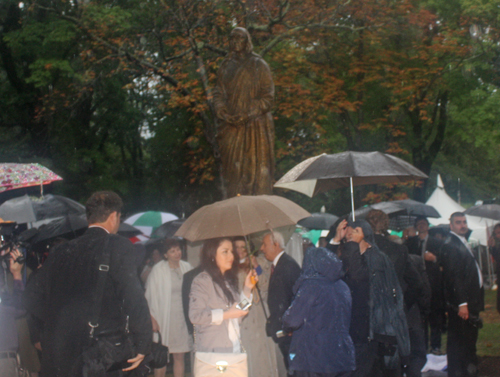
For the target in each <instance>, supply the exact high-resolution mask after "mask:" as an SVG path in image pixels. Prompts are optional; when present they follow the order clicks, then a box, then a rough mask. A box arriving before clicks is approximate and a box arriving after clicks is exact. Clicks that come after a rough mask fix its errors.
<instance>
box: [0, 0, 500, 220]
mask: <svg viewBox="0 0 500 377" xmlns="http://www.w3.org/2000/svg"><path fill="white" fill-rule="evenodd" d="M247 3H250V2H240V1H210V2H200V1H195V0H186V1H176V0H166V1H152V2H144V1H140V0H118V1H116V0H113V1H111V0H109V1H108V0H99V1H94V2H90V3H88V4H86V5H82V4H80V2H79V4H78V6H76V5H75V3H73V2H67V1H60V0H56V1H42V0H39V1H28V2H26V3H25V7H21V8H19V6H18V4H15V2H8V4H10V5H8V6H3V5H2V6H1V7H0V24H1V25H0V26H2V31H1V32H0V38H1V39H0V98H1V99H2V100H1V101H0V129H1V130H2V132H3V135H5V136H4V138H3V141H1V142H0V156H1V157H2V158H3V159H16V158H17V159H25V158H35V159H37V158H46V159H48V160H49V161H52V163H53V165H54V168H55V169H56V171H57V172H59V173H60V174H61V175H62V176H63V177H64V178H65V181H64V185H61V186H59V187H61V188H60V190H63V191H64V193H65V194H67V195H69V196H72V197H75V198H76V199H80V200H84V199H85V198H86V197H87V196H88V195H89V193H90V192H92V191H94V190H96V189H102V188H107V189H114V190H116V191H118V192H119V193H121V194H122V195H123V196H124V197H125V199H126V202H127V203H129V206H130V208H129V209H130V210H134V209H137V210H142V209H149V208H150V209H165V210H170V211H173V212H175V213H177V214H180V213H181V212H186V213H190V212H192V211H194V210H195V209H197V208H198V207H199V206H200V205H202V204H206V203H209V202H211V201H214V200H217V199H220V197H221V194H220V190H219V172H218V160H217V153H216V150H215V148H214V144H213V137H214V130H215V121H214V117H213V114H212V112H211V97H210V89H211V88H212V87H213V86H214V83H215V75H216V72H217V69H218V66H219V64H220V62H221V59H222V57H223V56H224V54H225V50H226V49H227V36H228V33H229V32H230V30H231V29H232V27H233V26H234V25H240V26H245V27H247V28H248V29H249V30H250V32H251V34H252V37H253V43H254V47H255V51H256V52H262V53H265V56H264V58H265V59H266V61H268V63H269V65H270V66H271V69H272V71H273V75H274V79H275V86H276V104H275V109H274V116H275V128H276V148H275V150H276V163H277V165H276V178H277V179H278V178H280V177H281V175H282V174H284V173H285V172H286V171H287V170H288V169H290V168H291V167H293V166H294V165H296V164H297V163H299V162H300V161H302V160H304V159H306V158H308V157H311V156H314V155H318V154H320V153H336V152H340V151H344V150H346V149H354V150H381V151H387V152H390V153H393V154H396V155H399V156H400V157H403V158H405V159H407V160H408V161H410V162H412V163H414V164H416V165H417V166H418V167H420V168H422V169H424V170H426V171H428V172H432V174H434V173H435V172H436V171H439V172H440V173H443V174H444V176H445V180H446V181H447V182H449V183H450V184H451V185H452V186H451V187H452V188H454V186H453V182H456V180H457V178H458V177H461V178H462V182H463V184H465V185H466V188H464V192H465V193H466V195H467V196H468V198H470V200H471V201H473V199H474V198H477V197H478V196H480V197H483V198H486V197H488V196H495V195H497V194H498V193H499V186H498V184H497V183H496V182H499V178H500V176H499V173H498V171H497V169H496V167H497V166H499V165H498V163H499V162H500V161H499V160H498V159H499V157H497V156H499V155H500V154H499V153H498V152H499V150H498V145H499V142H500V134H499V132H500V131H499V129H498V127H497V126H496V120H497V119H499V115H500V114H499V111H500V110H498V109H499V106H498V105H499V104H500V103H499V101H500V98H499V94H498V93H497V87H498V86H499V85H500V70H499V68H498V66H499V65H498V62H499V61H500V53H499V52H500V51H499V49H498V47H497V44H498V29H497V26H498V25H497V23H498V17H499V11H498V9H500V8H498V1H496V0H495V1H486V0H481V1H480V0H450V1H445V0H426V1H420V2H417V1H410V0H404V1H398V2H393V1H384V0H382V1H380V0H379V1H375V0H373V1H372V0H370V1H349V2H344V3H337V2H331V1H320V2H314V1H308V0H306V1H303V2H290V3H289V4H290V5H289V6H288V7H280V2H279V1H277V0H272V1H267V2H265V3H266V9H264V8H262V6H261V5H262V2H255V4H254V7H253V8H251V9H250V8H249V5H248V4H247ZM252 3H253V2H252ZM5 4H7V2H6V3H5ZM281 5H282V4H281ZM472 25H476V26H477V27H478V29H477V30H479V31H480V33H479V35H472V34H471V31H472V30H476V29H475V28H471V26H472ZM443 108H444V109H445V111H443V112H440V110H441V109H443ZM441 145H442V146H441ZM424 190H425V188H424ZM276 194H280V195H285V196H287V197H289V198H292V199H293V200H295V201H297V202H298V203H300V204H302V205H303V206H304V207H305V208H307V209H309V210H311V211H318V210H319V208H320V207H321V206H322V205H324V204H326V207H327V211H330V212H333V213H335V214H342V213H346V212H348V211H349V209H350V203H349V193H348V191H347V190H336V191H333V192H330V193H327V194H323V195H320V196H318V197H317V198H314V199H309V198H307V197H304V196H302V195H300V194H297V193H292V192H284V191H282V190H276ZM398 195H410V196H411V192H410V188H409V187H406V186H404V187H396V186H391V187H385V186H377V187H360V188H357V189H356V203H357V205H358V204H359V205H361V204H362V203H363V199H369V200H375V199H374V198H386V197H387V198H391V197H392V198H395V197H397V196H398Z"/></svg>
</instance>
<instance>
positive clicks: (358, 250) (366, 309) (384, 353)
mask: <svg viewBox="0 0 500 377" xmlns="http://www.w3.org/2000/svg"><path fill="white" fill-rule="evenodd" d="M347 225H348V224H347V221H346V220H343V221H341V222H340V224H339V225H338V227H337V230H336V233H335V237H334V238H333V240H332V244H333V249H334V251H335V252H337V251H339V252H340V258H341V260H342V262H343V267H344V271H345V277H344V280H345V282H346V283H347V285H348V286H349V288H350V290H351V296H352V312H351V313H352V314H351V328H350V331H349V333H350V335H351V338H352V341H353V342H354V348H355V352H356V370H355V371H354V372H353V374H352V377H365V376H372V375H378V374H377V373H375V372H376V371H379V372H380V371H383V375H384V376H398V375H399V370H400V367H401V363H404V359H407V358H408V356H409V354H410V340H409V335H408V326H407V323H406V318H405V314H404V307H403V293H402V291H401V287H400V286H399V282H398V278H397V276H396V273H395V271H394V266H393V264H392V262H391V261H390V260H389V258H388V257H387V256H386V255H385V254H383V253H382V252H381V251H380V250H379V249H378V247H377V245H376V243H375V238H374V233H373V230H372V228H371V227H370V225H369V224H368V222H366V221H364V220H358V221H354V222H352V223H350V224H349V226H347ZM344 239H345V240H346V241H347V242H345V243H343V244H342V245H341V241H343V240H344Z"/></svg>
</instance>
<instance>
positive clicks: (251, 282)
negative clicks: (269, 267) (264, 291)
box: [243, 268, 259, 297]
mask: <svg viewBox="0 0 500 377" xmlns="http://www.w3.org/2000/svg"><path fill="white" fill-rule="evenodd" d="M258 281H259V277H258V275H257V272H255V270H254V269H253V268H252V269H251V270H250V271H249V272H248V274H247V277H246V278H245V286H244V288H243V292H244V293H245V296H247V297H250V295H251V292H252V289H253V288H254V287H255V284H257V282H258Z"/></svg>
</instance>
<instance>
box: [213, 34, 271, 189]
mask: <svg viewBox="0 0 500 377" xmlns="http://www.w3.org/2000/svg"><path fill="white" fill-rule="evenodd" d="M229 47H230V52H229V54H228V56H227V57H226V58H225V59H224V60H223V61H222V64H221V67H220V68H219V72H218V75H217V86H216V88H215V90H214V106H215V112H216V116H217V118H218V125H219V128H218V136H217V140H218V143H219V148H220V153H221V160H222V169H223V177H224V181H225V185H226V189H227V195H228V197H233V196H236V195H237V194H241V195H260V194H271V193H272V184H273V177H274V123H273V117H272V115H271V107H272V105H273V102H274V83H273V79H272V77H271V70H270V69H269V66H268V65H267V63H266V62H265V61H264V59H262V58H261V57H260V56H259V55H257V54H255V53H254V52H253V45H252V40H251V38H250V34H249V33H248V31H247V30H246V29H244V28H241V27H237V28H235V29H234V30H233V31H232V32H231V34H230V37H229Z"/></svg>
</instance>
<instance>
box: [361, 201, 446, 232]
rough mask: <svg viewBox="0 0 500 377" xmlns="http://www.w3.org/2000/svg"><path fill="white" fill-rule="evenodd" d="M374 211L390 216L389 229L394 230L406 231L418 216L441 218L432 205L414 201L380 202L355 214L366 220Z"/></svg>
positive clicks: (362, 208)
mask: <svg viewBox="0 0 500 377" xmlns="http://www.w3.org/2000/svg"><path fill="white" fill-rule="evenodd" d="M372 209H378V210H380V211H382V212H384V213H385V214H387V215H388V216H389V220H390V222H389V228H390V229H393V230H402V229H406V228H408V227H409V226H413V224H414V223H415V219H416V218H417V217H418V216H425V217H434V218H439V217H441V215H440V214H439V212H438V211H437V210H436V209H435V208H434V207H433V206H430V205H427V204H424V203H421V202H417V201H416V200H412V199H404V200H393V201H389V202H380V203H375V204H371V205H368V206H364V207H361V208H358V209H357V210H356V211H355V212H354V213H355V215H356V217H357V218H361V219H363V218H365V217H366V215H367V214H368V212H370V211H371V210H372Z"/></svg>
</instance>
